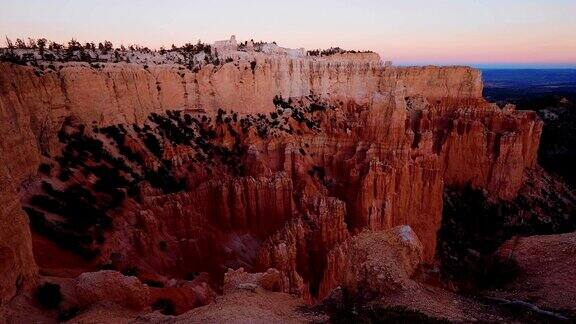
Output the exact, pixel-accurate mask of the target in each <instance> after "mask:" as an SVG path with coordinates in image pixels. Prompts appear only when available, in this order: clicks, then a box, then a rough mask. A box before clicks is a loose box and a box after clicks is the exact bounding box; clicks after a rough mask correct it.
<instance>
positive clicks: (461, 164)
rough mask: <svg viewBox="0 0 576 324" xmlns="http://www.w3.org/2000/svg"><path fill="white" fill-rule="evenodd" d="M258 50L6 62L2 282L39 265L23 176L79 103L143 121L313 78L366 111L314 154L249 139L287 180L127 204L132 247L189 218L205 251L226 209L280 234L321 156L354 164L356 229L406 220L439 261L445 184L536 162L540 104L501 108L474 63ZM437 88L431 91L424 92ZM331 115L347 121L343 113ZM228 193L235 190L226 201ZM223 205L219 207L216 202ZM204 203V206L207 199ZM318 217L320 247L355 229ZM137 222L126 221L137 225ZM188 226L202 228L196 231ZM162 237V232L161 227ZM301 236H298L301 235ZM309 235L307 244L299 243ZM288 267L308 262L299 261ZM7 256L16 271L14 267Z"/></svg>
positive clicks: (321, 89) (342, 170)
mask: <svg viewBox="0 0 576 324" xmlns="http://www.w3.org/2000/svg"><path fill="white" fill-rule="evenodd" d="M257 61H258V64H257V66H256V68H255V69H254V70H252V69H251V68H250V64H249V62H242V63H228V64H225V65H224V66H220V67H213V66H211V65H209V66H207V67H205V68H203V69H202V70H201V71H199V72H198V73H192V72H190V71H188V70H186V69H182V68H181V67H178V66H151V67H149V68H148V69H144V68H143V67H141V66H137V65H131V64H105V65H106V67H105V68H103V69H98V70H95V69H92V68H89V67H87V66H83V65H82V64H81V63H74V64H67V65H65V66H64V67H63V68H61V69H58V71H52V72H46V73H45V74H44V75H41V76H38V75H36V74H35V73H34V70H33V69H32V68H28V67H20V66H15V65H10V64H5V63H0V136H2V138H3V141H1V142H0V153H1V155H0V163H1V165H2V166H3V168H4V170H3V173H2V175H3V176H4V177H3V182H8V183H10V184H12V187H11V188H10V186H2V187H1V189H0V190H2V192H1V196H2V199H3V201H2V202H5V203H4V204H3V206H7V207H3V210H2V212H3V213H2V218H1V219H0V224H7V225H6V227H3V228H2V231H0V235H3V236H0V237H1V238H4V237H6V238H7V239H11V238H14V241H15V243H14V244H10V246H9V247H7V248H6V247H4V248H0V256H1V257H0V260H2V262H0V265H1V266H2V270H3V271H2V273H3V274H4V275H2V279H1V280H0V282H6V285H5V286H6V287H15V283H14V282H15V279H16V277H17V276H18V275H17V274H20V273H21V274H23V275H24V277H29V276H30V275H32V274H33V273H34V272H35V266H34V263H33V261H32V255H31V254H32V252H31V247H30V246H31V244H30V235H29V231H28V230H27V227H26V226H25V225H24V224H25V222H26V221H25V217H24V215H22V213H21V212H20V208H19V202H18V200H19V198H18V196H17V194H16V191H17V189H18V188H19V187H20V184H21V183H22V182H23V181H24V180H26V179H27V178H28V177H31V176H34V175H35V173H36V169H37V165H38V164H39V163H40V162H41V161H42V159H43V157H42V154H54V153H55V152H57V148H58V146H59V144H58V143H57V141H56V140H55V134H56V132H57V130H59V128H60V125H61V123H62V121H63V119H64V118H65V117H66V116H69V115H74V116H76V117H78V118H79V119H80V120H81V121H84V122H85V123H86V124H90V123H92V121H96V122H97V123H98V124H100V125H107V124H115V123H133V122H136V123H140V122H142V121H144V120H145V118H146V117H147V116H148V114H149V113H151V112H158V111H164V110H166V109H197V108H200V109H206V110H210V111H212V112H213V109H216V108H218V107H222V108H224V109H234V110H235V111H239V112H245V113H255V112H268V111H271V110H272V109H273V105H272V98H273V97H274V96H275V95H277V94H281V95H282V96H283V97H285V98H287V97H302V96H306V95H308V94H310V93H311V92H314V93H315V94H318V95H322V96H325V97H329V98H331V100H332V101H334V102H339V101H342V102H343V103H344V104H345V109H347V110H348V111H347V113H348V114H349V115H348V117H350V121H351V122H352V123H356V124H355V126H354V125H348V126H347V127H350V131H349V133H348V134H349V136H343V135H342V134H340V135H334V136H333V137H331V136H324V137H322V136H320V137H315V138H312V139H310V141H309V142H310V146H311V150H312V151H313V152H314V153H315V154H316V155H315V157H314V159H313V161H308V162H306V163H302V162H301V161H300V160H302V158H301V157H299V155H298V153H297V151H298V146H297V145H293V144H283V145H280V146H274V144H273V143H272V144H270V143H268V144H266V147H261V148H260V149H262V150H264V149H265V150H267V151H266V152H265V153H258V152H257V150H252V151H250V152H252V153H249V154H253V155H254V156H256V155H259V154H262V155H264V156H265V158H263V159H258V158H255V159H254V161H255V163H253V164H249V165H248V168H250V170H251V172H252V174H258V172H260V171H262V172H267V173H266V175H269V174H271V173H274V172H278V171H284V172H286V174H287V177H286V178H283V180H281V181H280V183H277V182H274V184H272V185H270V184H268V183H265V184H264V182H260V181H259V180H254V181H256V183H255V184H253V185H252V184H249V183H248V182H250V181H253V180H243V181H242V183H234V184H233V185H227V186H223V187H214V188H212V189H209V188H208V187H206V190H207V191H204V192H201V193H200V192H196V193H193V194H190V193H187V195H191V196H190V197H187V198H186V197H181V198H182V199H183V201H188V202H189V203H188V205H186V204H185V206H190V207H189V208H185V209H184V211H182V202H181V201H179V199H180V198H179V199H177V200H176V201H165V202H161V201H157V202H155V204H156V205H157V206H162V209H161V210H154V208H153V207H151V208H150V209H149V210H146V209H145V210H142V212H141V213H140V214H138V215H134V216H132V218H128V219H129V220H131V221H133V222H134V224H138V226H144V228H146V231H133V232H119V233H123V234H125V236H124V237H122V236H119V237H118V238H117V240H118V241H117V243H118V244H117V245H116V247H117V248H118V247H126V248H128V247H133V249H135V250H140V251H148V250H150V251H157V249H158V248H157V247H156V246H154V247H153V246H151V244H152V243H151V242H156V241H151V240H149V237H148V236H147V234H146V232H149V233H162V232H163V231H165V232H171V231H184V234H182V233H180V234H182V235H180V234H179V235H177V237H178V238H180V239H184V240H183V241H181V242H178V243H177V245H182V246H181V247H182V250H183V251H184V250H189V251H201V250H202V249H204V248H206V246H202V244H204V243H202V242H203V241H201V240H200V241H194V240H193V239H192V237H194V235H196V234H197V233H198V231H199V229H200V228H209V229H210V228H211V227H213V226H215V225H214V224H213V223H214V222H215V220H217V222H216V223H218V226H224V227H227V230H229V231H228V232H234V231H235V230H237V229H241V230H242V231H244V233H246V232H250V233H253V234H255V236H258V235H262V234H264V233H267V234H269V233H270V232H271V231H273V230H274V229H275V228H276V227H277V226H281V224H283V223H284V222H285V221H286V220H287V219H290V218H291V217H292V216H293V215H292V214H293V213H294V205H293V204H294V202H292V200H291V198H290V191H291V190H290V188H289V187H290V186H292V184H290V185H288V184H287V183H288V182H290V181H295V179H297V178H298V177H297V176H296V175H297V174H303V173H305V172H306V171H307V170H308V168H309V166H310V165H311V163H312V162H313V163H317V164H320V165H324V166H325V167H326V169H327V172H328V174H332V175H333V176H335V175H338V176H339V177H343V178H346V179H347V180H348V181H349V183H350V184H352V185H351V186H350V187H349V188H345V189H341V190H339V191H337V192H332V193H330V194H333V195H336V196H337V197H338V198H339V199H340V200H342V201H344V202H346V203H347V205H348V209H349V210H348V213H346V214H342V215H341V216H340V213H338V214H337V215H338V217H336V219H337V220H338V219H340V218H341V217H342V218H344V220H345V222H346V223H347V224H348V225H349V226H350V227H351V229H352V230H353V231H356V230H360V229H362V228H363V227H369V228H372V229H381V228H391V227H393V226H395V225H400V224H409V225H411V226H412V227H413V228H414V230H415V232H416V233H417V234H418V236H419V237H420V239H421V241H422V242H423V245H424V258H425V260H428V261H429V260H431V259H432V258H433V255H434V250H435V248H434V247H435V235H436V234H435V233H436V230H437V228H438V226H439V224H440V217H441V209H442V190H443V186H444V185H445V184H450V185H463V184H465V183H469V182H470V183H472V184H473V185H475V186H478V187H484V188H486V189H488V190H489V191H490V192H492V193H493V194H495V195H497V196H500V197H504V198H511V197H513V196H514V195H515V193H516V191H517V190H518V188H519V186H520V184H521V175H522V172H523V170H524V168H525V167H531V166H533V165H534V164H535V161H536V151H537V146H538V141H539V136H540V132H541V123H540V122H538V121H537V120H535V117H534V115H533V114H530V113H518V112H511V111H500V110H499V109H497V108H494V107H491V106H490V105H488V104H487V103H485V102H484V101H483V100H482V99H481V94H482V82H481V78H480V73H479V72H478V71H477V70H474V69H470V68H465V67H449V68H438V67H423V68H397V67H386V68H384V67H382V66H380V65H379V64H378V63H375V62H372V61H371V60H367V61H361V62H357V61H350V60H327V61H315V60H303V59H288V58H277V57H276V58H270V57H265V56H262V57H259V58H258V59H257ZM412 97H414V98H417V99H418V100H420V101H419V102H421V104H416V105H414V106H411V105H410V104H409V102H408V101H409V100H406V98H412ZM426 102H428V103H430V104H431V105H425V103H426ZM326 127H327V128H328V129H330V127H334V128H335V129H336V128H338V125H332V126H330V125H326ZM15 148H18V149H15ZM256 162H257V163H256ZM4 179H8V180H4ZM286 181H288V182H286ZM262 185H263V186H264V187H262ZM278 185H280V187H278ZM294 186H298V187H299V188H300V187H301V186H302V188H304V189H303V192H305V193H314V190H315V189H314V187H312V186H310V185H309V184H305V183H304V184H301V183H298V184H296V183H295V184H294ZM224 189H226V190H224ZM278 190H279V191H278ZM256 193H258V194H256ZM194 195H195V196H194ZM192 197H193V198H194V199H192ZM200 198H202V199H205V203H204V202H203V203H199V204H198V203H195V202H194V201H198V200H201V199H200ZM158 199H160V200H161V199H168V200H169V199H173V198H171V197H169V198H158ZM222 201H227V202H228V203H224V204H221V203H220V202H222ZM298 204H300V202H298ZM214 206H217V207H216V208H214V209H211V208H213V207H214ZM202 208H205V210H203V209H202ZM298 208H300V207H298ZM201 210H203V212H199V211H201ZM167 211H169V212H168V213H169V214H170V215H173V217H172V216H170V217H169V218H167V219H166V220H165V221H164V222H163V223H157V222H156V221H155V220H154V218H155V217H156V216H155V215H156V214H157V213H165V212H167ZM300 212H302V210H300ZM198 214H202V215H212V216H213V217H212V218H211V217H207V218H206V219H202V220H199V221H197V222H196V223H194V224H193V223H191V222H195V220H196V219H198V217H197V215H198ZM324 218H326V217H323V218H322V217H321V219H324ZM14 219H16V221H13V220H14ZM332 221H334V219H329V222H327V223H330V224H332V223H331V222H332ZM210 222H213V223H210ZM337 222H338V224H340V223H339V222H340V221H337ZM316 223H318V224H317V225H318V226H320V230H319V232H318V234H319V235H320V237H322V238H323V239H322V240H320V241H319V243H312V244H317V245H315V246H316V247H321V248H322V249H324V248H327V247H328V246H330V245H332V244H334V243H335V242H336V241H339V240H340V239H342V238H343V237H344V236H346V235H347V234H344V232H342V231H340V230H338V231H337V233H336V234H335V233H332V232H330V231H328V230H329V229H328V228H324V227H323V226H324V225H322V224H324V221H321V222H316ZM346 223H343V224H346ZM134 224H131V225H130V226H127V227H126V228H129V229H133V225H134ZM279 224H280V225H279ZM291 224H292V225H287V226H291V227H293V230H289V229H286V231H287V232H286V233H288V232H293V233H294V234H290V235H289V236H290V237H294V238H299V237H300V236H302V235H306V233H309V231H310V230H309V229H308V230H300V229H299V228H300V225H298V224H299V223H298V222H295V223H291ZM302 226H304V225H302ZM187 228H191V230H190V232H187V231H186V229H187ZM219 228H220V227H219ZM302 228H304V227H302ZM336 228H341V227H336ZM230 230H231V231H230ZM207 233H209V235H207V236H206V237H207V240H208V239H218V240H224V241H229V242H230V243H229V244H230V245H234V244H236V246H237V245H238V244H240V245H245V246H257V245H258V244H259V242H257V239H256V238H254V237H249V238H246V237H242V235H238V236H237V237H236V236H235V237H222V235H223V234H222V233H221V232H220V231H219V230H214V231H212V230H208V231H207ZM298 233H300V234H298ZM314 233H316V232H314ZM173 234H174V233H172V232H171V233H170V235H173ZM279 235H288V234H279ZM308 235H309V234H308ZM161 237H163V235H156V236H154V238H161ZM334 237H336V238H338V239H334ZM187 238H190V239H187ZM324 238H326V239H324ZM259 239H264V238H259ZM283 239H285V237H284V238H283ZM271 240H273V239H271ZM325 241H326V242H325ZM183 242H184V243H183ZM294 242H296V243H294V244H296V245H297V244H300V243H297V242H299V241H298V240H295V241H294ZM327 242H328V243H327ZM174 244H176V243H174ZM187 244H188V245H187ZM198 244H200V245H198ZM270 244H271V243H270ZM270 244H269V245H266V246H271V245H270ZM290 244H292V243H290ZM290 244H288V243H287V247H290V248H291V247H292V245H290ZM302 248H306V249H308V248H309V247H308V246H306V247H303V246H300V247H299V248H298V247H296V249H302ZM264 250H266V249H264ZM111 252H112V251H111ZM154 253H156V252H154ZM154 253H151V254H150V255H151V256H153V255H155V254H154ZM157 253H160V252H157ZM262 253H264V255H266V253H265V252H262ZM270 253H272V252H268V254H269V255H274V253H272V254H270ZM295 253H296V252H295ZM298 253H300V254H301V252H297V254H298ZM138 257H141V254H138ZM175 258H176V257H175ZM223 258H225V256H223ZM238 259H240V260H241V259H242V258H237V260H238ZM246 259H249V256H247V257H246ZM265 259H266V258H265V257H264V256H261V257H260V260H265ZM166 260H168V261H166ZM268 260H269V261H262V264H275V262H273V261H270V260H272V257H268ZM146 261H147V262H149V264H150V265H153V266H154V267H156V266H158V267H165V268H170V267H171V266H174V264H177V263H178V262H180V261H181V260H179V259H177V258H176V259H170V258H161V259H159V260H158V261H154V260H153V258H150V259H149V260H146ZM163 262H167V263H163ZM298 263H300V264H306V261H303V260H300V261H296V263H295V264H296V265H297V264H298ZM286 267H287V269H288V268H290V269H292V270H293V269H295V268H297V267H295V266H294V264H293V263H292V261H289V262H288V263H287V264H286ZM4 268H6V269H13V271H12V270H9V271H4ZM300 268H301V269H302V266H301V267H300ZM300 272H302V270H300ZM15 274H16V275H15ZM293 275H294V277H293V278H291V279H290V280H292V281H294V280H296V281H297V280H300V279H301V278H300V279H298V278H297V276H299V274H298V273H295V274H293ZM307 276H308V277H312V276H317V274H308V275H307ZM16 281H17V280H16ZM292 286H294V285H292ZM14 291H15V288H6V289H4V288H2V293H1V294H0V296H3V297H4V296H9V295H11V294H13V293H14Z"/></svg>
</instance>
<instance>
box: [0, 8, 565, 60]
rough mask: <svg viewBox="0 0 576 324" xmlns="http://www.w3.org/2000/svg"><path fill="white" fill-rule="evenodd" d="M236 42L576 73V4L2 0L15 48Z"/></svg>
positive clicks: (0, 14) (3, 28) (5, 30)
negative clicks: (25, 44) (33, 43)
mask: <svg viewBox="0 0 576 324" xmlns="http://www.w3.org/2000/svg"><path fill="white" fill-rule="evenodd" d="M232 34H235V35H236V38H237V39H238V40H249V39H254V40H264V41H276V42H277V43H278V44H279V45H281V46H285V47H291V48H299V47H305V48H307V49H315V48H328V47H331V46H340V47H342V48H345V49H358V50H372V51H375V52H377V53H379V54H380V56H381V58H382V59H383V60H392V61H393V62H394V64H397V65H422V64H442V65H450V64H467V65H474V66H486V67H489V66H501V67H514V66H518V67H522V66H550V67H555V66H556V67H561V66H565V67H576V0H499V1H497V0H403V1H400V0H398V1H386V0H364V1H360V0H348V1H344V0H330V1H325V0H306V1H303V0H292V1H289V0H285V1H273V0H242V1H228V0H218V1H210V0H203V1H195V0H189V1H184V0H43V1H41V0H15V1H8V0H0V36H4V35H6V36H8V37H9V38H11V39H15V38H17V37H20V38H28V37H32V38H39V37H45V38H47V39H50V40H55V41H58V42H65V41H67V40H69V39H71V38H75V39H77V40H79V41H81V42H85V41H94V42H99V41H103V40H110V41H112V42H113V43H114V44H115V45H119V44H125V45H128V44H140V45H144V46H148V47H152V48H159V47H160V46H166V47H169V46H170V45H171V44H173V43H174V44H177V45H178V44H184V43H186V42H196V41H197V40H199V39H200V40H202V41H204V42H213V41H215V40H222V39H227V38H229V37H230V35H232ZM2 45H5V44H2Z"/></svg>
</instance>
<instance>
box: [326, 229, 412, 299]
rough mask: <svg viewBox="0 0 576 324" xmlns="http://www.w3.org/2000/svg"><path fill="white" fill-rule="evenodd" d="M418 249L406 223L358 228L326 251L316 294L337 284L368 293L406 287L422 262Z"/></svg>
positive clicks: (360, 293)
mask: <svg viewBox="0 0 576 324" xmlns="http://www.w3.org/2000/svg"><path fill="white" fill-rule="evenodd" d="M422 250H423V248H422V243H420V240H419V239H418V237H417V236H416V234H415V233H414V232H413V231H412V229H411V228H410V227H409V226H398V227H394V228H393V229H390V230H387V231H364V232H361V233H359V234H358V235H356V236H354V237H352V238H351V239H350V240H348V241H345V242H343V243H341V244H339V245H337V246H336V247H334V249H332V250H331V251H330V252H329V253H328V257H327V258H328V261H327V265H326V271H325V272H324V277H323V279H322V282H321V284H320V296H327V295H328V294H329V293H330V291H332V289H334V288H336V287H337V286H342V287H344V288H346V289H347V290H349V291H351V292H353V293H354V294H358V295H370V296H382V295H386V294H388V293H390V292H393V291H397V290H401V289H407V288H408V287H409V286H411V285H412V284H413V282H412V281H411V280H410V277H411V276H412V274H413V273H414V271H415V270H416V268H417V267H418V265H419V264H420V263H421V262H422Z"/></svg>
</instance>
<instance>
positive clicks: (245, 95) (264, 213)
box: [0, 37, 542, 321]
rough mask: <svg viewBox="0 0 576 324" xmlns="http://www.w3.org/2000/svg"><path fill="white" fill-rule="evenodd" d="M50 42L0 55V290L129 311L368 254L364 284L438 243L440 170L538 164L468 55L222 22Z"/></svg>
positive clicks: (308, 296)
mask: <svg viewBox="0 0 576 324" xmlns="http://www.w3.org/2000/svg"><path fill="white" fill-rule="evenodd" d="M200 47H201V48H200ZM46 51H47V52H48V50H46ZM63 51H64V50H63ZM49 53H50V55H52V57H50V58H47V56H46V53H44V54H43V56H39V54H38V53H37V52H36V50H28V52H26V53H19V55H20V57H28V59H29V62H28V64H27V63H26V62H23V61H21V62H16V63H21V64H16V63H14V60H12V61H13V62H2V63H0V136H1V138H2V141H1V142H0V206H1V207H0V212H1V213H0V270H1V271H0V302H1V304H2V305H4V306H6V305H9V304H11V303H14V302H15V300H17V299H18V298H17V296H22V295H24V296H30V294H31V292H32V291H34V289H36V287H37V286H38V285H39V284H40V283H42V282H46V281H50V282H56V283H58V284H59V285H60V287H61V290H62V293H63V294H64V297H63V298H64V299H63V301H62V305H64V306H61V309H64V308H66V307H68V308H74V307H75V309H79V310H80V311H84V310H87V309H90V307H91V306H92V305H95V304H97V303H99V302H102V301H105V300H109V301H114V302H118V301H121V302H120V304H121V306H122V307H123V308H126V309H130V312H131V313H130V314H136V315H134V316H137V314H144V313H145V312H149V311H150V310H151V309H159V310H161V311H162V312H164V313H173V314H182V313H184V312H186V311H188V310H191V309H192V308H195V307H198V306H201V305H206V304H209V303H210V302H211V301H212V300H213V299H214V298H215V296H217V295H221V294H222V293H224V297H217V298H219V300H220V302H222V303H224V305H227V304H226V303H230V302H233V300H234V298H237V295H238V294H240V295H238V296H241V295H242V294H244V293H245V292H246V291H254V292H255V293H258V294H262V295H263V296H268V297H266V298H269V299H270V300H277V299H278V300H281V299H282V298H287V299H290V301H289V302H288V301H286V305H292V304H294V305H295V304H297V303H300V302H302V303H307V304H317V303H319V302H321V301H323V300H324V299H325V298H326V297H328V296H329V295H331V294H332V295H333V292H334V290H335V289H340V288H338V287H349V288H350V289H351V290H354V289H357V290H358V289H359V290H361V289H362V287H360V286H365V285H367V283H369V282H370V280H372V279H371V278H369V276H372V275H374V276H377V274H376V272H378V273H385V274H389V275H390V276H391V279H390V278H388V277H381V278H379V279H378V280H377V281H374V283H377V284H374V286H373V287H372V290H371V292H372V293H383V291H385V290H390V289H396V288H394V287H396V286H404V285H411V281H410V280H409V279H408V277H410V276H412V275H413V274H414V273H415V271H416V268H417V267H418V266H419V265H422V264H424V265H428V266H433V265H434V264H436V263H437V262H438V258H437V256H436V251H437V242H438V231H439V229H440V226H441V223H442V213H443V204H444V203H445V201H444V199H445V198H444V192H445V189H446V188H448V187H449V188H472V189H478V190H483V192H484V193H485V195H486V197H488V199H489V200H491V201H504V202H506V201H513V200H514V199H515V198H516V197H517V195H518V193H519V191H520V190H521V188H522V186H523V184H524V179H525V176H526V174H527V172H528V171H530V170H533V169H535V168H538V167H537V163H536V155H537V150H538V145H539V140H540V135H541V132H542V122H541V121H540V120H539V119H538V118H537V116H536V114H535V113H534V112H529V111H519V110H516V109H514V108H513V107H511V106H507V107H505V108H500V107H498V106H496V105H495V104H491V103H488V102H487V101H486V100H485V99H484V98H483V97H482V90H483V83H482V78H481V73H480V72H479V71H478V70H475V69H472V68H468V67H434V66H427V67H397V66H393V65H391V64H389V63H382V61H381V59H380V57H379V56H378V55H377V54H375V53H371V52H351V51H343V50H340V49H331V50H327V51H322V52H320V51H310V52H306V51H304V50H303V49H297V50H293V49H286V48H282V47H279V46H278V45H276V44H275V43H254V42H245V43H238V42H237V41H236V39H235V38H234V37H233V38H232V39H231V40H229V41H222V42H216V43H215V44H214V45H213V46H210V45H204V44H197V45H189V46H187V47H186V46H185V47H181V48H173V49H172V50H169V51H165V50H163V51H150V50H142V49H133V50H113V49H111V50H109V51H107V50H106V49H103V50H98V49H72V50H68V51H66V53H64V54H63V53H60V52H58V51H56V50H54V51H49ZM26 54H28V55H26ZM64 56H65V57H66V59H64ZM30 62H34V63H33V64H30ZM28 224H29V225H28ZM373 245H378V246H373ZM376 259H378V260H376ZM239 269H241V270H239ZM362 269H368V270H362ZM374 271H376V272H374ZM367 276H368V277H367ZM134 277H135V278H134ZM231 280H235V281H231ZM389 280H392V281H389ZM106 286H110V288H111V290H110V291H108V289H107V288H105V287H106ZM113 287H114V288H113ZM116 287H126V288H125V289H116ZM238 287H239V288H238ZM390 287H392V288H390ZM112 288H113V289H112ZM108 292H109V293H110V296H106V294H107V293H108ZM227 292H228V293H230V294H231V295H230V296H236V297H226V296H227V295H226V294H227ZM283 293H288V294H291V295H290V296H289V295H285V296H284V295H281V294H283ZM282 296H283V297H282ZM238 298H240V297H238ZM250 298H253V297H250ZM298 298H299V299H298ZM297 299H298V300H300V301H296V300H297ZM246 300H248V299H246ZM206 307H211V306H206ZM286 307H288V306H286ZM262 311H264V310H262ZM194 312H195V313H187V314H185V315H182V316H188V317H187V318H188V319H192V318H193V317H190V316H191V314H197V315H198V316H201V315H199V314H202V312H204V311H203V310H194ZM6 314H12V313H10V312H8V313H6ZM11 316H16V315H14V314H12V315H11ZM86 316H88V315H86ZM94 316H96V315H94ZM150 316H152V315H150ZM154 316H161V315H158V314H156V315H154ZM154 316H152V317H150V318H148V320H150V321H155V320H158V318H157V317H154ZM202 316H203V315H202ZM210 316H212V315H210ZM211 318H212V317H211ZM212 319H213V318H212ZM183 320H184V321H186V319H183ZM298 320H310V319H309V318H308V319H302V318H298Z"/></svg>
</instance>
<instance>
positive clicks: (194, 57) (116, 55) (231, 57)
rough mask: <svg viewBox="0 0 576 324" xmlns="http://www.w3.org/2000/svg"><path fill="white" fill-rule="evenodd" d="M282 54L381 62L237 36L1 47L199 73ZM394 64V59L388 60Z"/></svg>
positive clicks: (361, 54)
mask: <svg viewBox="0 0 576 324" xmlns="http://www.w3.org/2000/svg"><path fill="white" fill-rule="evenodd" d="M269 56H278V57H286V58H292V59H298V58H299V59H314V60H318V59H328V60H342V61H357V60H358V61H363V62H372V63H379V62H380V57H379V55H378V54H376V53H374V52H372V51H356V50H344V49H342V48H340V47H331V48H328V49H315V50H308V51H306V50H305V49H304V48H298V49H291V48H285V47H281V46H278V45H277V43H276V42H262V41H258V42H254V40H249V41H244V42H240V43H238V42H237V41H236V37H235V36H232V37H231V38H230V39H229V40H223V41H216V42H214V43H213V44H207V43H203V42H201V41H198V42H197V43H186V44H184V45H182V46H176V45H174V44H172V46H171V47H170V48H164V47H160V49H150V48H148V47H145V46H140V45H128V46H125V45H120V46H119V47H115V46H114V44H113V43H112V42H110V41H107V40H106V41H104V42H99V43H98V44H96V43H94V42H86V43H81V42H79V41H77V40H75V39H71V40H70V41H68V43H67V44H59V43H57V42H54V41H48V40H47V39H46V38H40V39H32V38H28V40H27V41H24V40H22V39H20V38H18V39H16V41H14V42H13V41H12V40H10V39H9V38H6V47H5V48H0V62H11V63H14V64H20V65H29V66H34V67H40V68H43V67H46V66H47V67H51V66H50V65H52V66H53V65H54V64H59V63H66V62H85V63H88V64H90V65H91V66H92V67H93V68H99V67H101V64H102V63H121V62H124V63H137V64H143V65H144V66H145V67H146V66H147V65H159V64H178V65H184V66H186V67H187V68H188V69H189V70H192V71H194V72H197V71H198V70H199V69H200V68H201V67H202V66H204V65H208V64H212V65H215V66H218V65H223V64H225V63H229V62H233V61H236V60H250V61H255V60H256V59H257V58H258V57H269ZM385 64H386V65H391V62H386V63H385Z"/></svg>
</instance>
